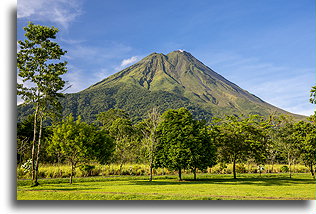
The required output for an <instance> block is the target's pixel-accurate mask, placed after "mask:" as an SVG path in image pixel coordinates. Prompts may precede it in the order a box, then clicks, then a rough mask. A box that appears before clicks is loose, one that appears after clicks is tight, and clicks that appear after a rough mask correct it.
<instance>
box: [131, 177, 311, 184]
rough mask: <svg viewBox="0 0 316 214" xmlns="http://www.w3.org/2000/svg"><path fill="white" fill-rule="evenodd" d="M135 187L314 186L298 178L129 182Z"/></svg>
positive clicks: (308, 181)
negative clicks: (201, 185) (199, 185)
mask: <svg viewBox="0 0 316 214" xmlns="http://www.w3.org/2000/svg"><path fill="white" fill-rule="evenodd" d="M130 182H131V183H133V184H135V185H192V184H225V185H254V186H290V185H293V184H315V180H313V179H299V178H286V177H280V178H237V179H233V178H226V179H225V178H224V179H217V178H214V179H212V178H205V179H197V180H193V179H185V180H182V181H179V180H176V179H174V180H170V181H166V180H153V181H144V180H135V181H130Z"/></svg>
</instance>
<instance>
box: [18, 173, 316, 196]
mask: <svg viewBox="0 0 316 214" xmlns="http://www.w3.org/2000/svg"><path fill="white" fill-rule="evenodd" d="M198 178H199V180H197V181H193V180H190V179H192V175H184V180H183V181H178V180H177V176H156V177H154V181H152V182H149V181H148V180H147V177H145V176H116V177H114V176H113V177H90V178H77V179H75V180H74V181H75V183H74V184H71V185H70V184H68V180H67V179H42V180H40V181H39V182H40V183H41V185H40V186H38V187H30V181H29V180H18V182H17V199H18V200H315V180H313V179H312V178H311V176H310V174H307V173H302V174H294V176H293V177H292V178H289V177H288V175H287V174H263V175H262V176H261V177H260V176H259V175H258V174H241V175H239V177H238V179H232V175H215V174H214V175H213V174H199V175H198Z"/></svg>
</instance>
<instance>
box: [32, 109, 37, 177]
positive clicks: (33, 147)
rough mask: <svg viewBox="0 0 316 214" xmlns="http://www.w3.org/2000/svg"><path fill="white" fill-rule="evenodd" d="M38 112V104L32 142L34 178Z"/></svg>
mask: <svg viewBox="0 0 316 214" xmlns="http://www.w3.org/2000/svg"><path fill="white" fill-rule="evenodd" d="M37 113H38V104H37V106H36V109H35V114H34V124H33V142H32V180H33V181H34V179H35V144H36V134H37Z"/></svg>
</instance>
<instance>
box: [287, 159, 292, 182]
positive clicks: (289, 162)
mask: <svg viewBox="0 0 316 214" xmlns="http://www.w3.org/2000/svg"><path fill="white" fill-rule="evenodd" d="M287 159H288V164H289V173H290V178H292V174H291V159H290V154H289V153H288V155H287Z"/></svg>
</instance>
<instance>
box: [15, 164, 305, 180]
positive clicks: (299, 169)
mask: <svg viewBox="0 0 316 214" xmlns="http://www.w3.org/2000/svg"><path fill="white" fill-rule="evenodd" d="M260 169H261V173H284V172H288V171H289V168H288V166H286V165H281V164H277V165H273V166H272V165H265V166H262V167H261V168H260ZM291 171H292V172H293V173H308V172H309V170H308V168H307V167H305V166H303V165H294V166H292V167H291ZM197 172H198V173H213V174H232V172H233V167H232V164H217V165H215V166H213V167H211V168H208V169H207V170H204V171H199V170H198V171H197ZM236 172H237V173H260V171H259V167H258V166H256V165H247V164H237V165H236ZM70 173H71V169H70V166H69V165H65V164H64V165H42V166H41V167H40V168H39V178H67V177H70ZM176 173H177V171H173V170H168V169H166V168H157V169H153V174H154V175H174V174H176ZM183 173H186V174H190V173H191V171H190V170H184V171H183ZM109 175H132V176H137V175H149V166H148V165H145V164H126V165H123V166H122V167H120V165H118V164H111V165H100V164H91V165H81V166H79V167H77V168H76V171H75V177H88V176H109ZM17 178H18V179H29V178H31V175H30V172H29V171H28V170H25V169H24V168H22V167H20V166H19V167H17Z"/></svg>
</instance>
